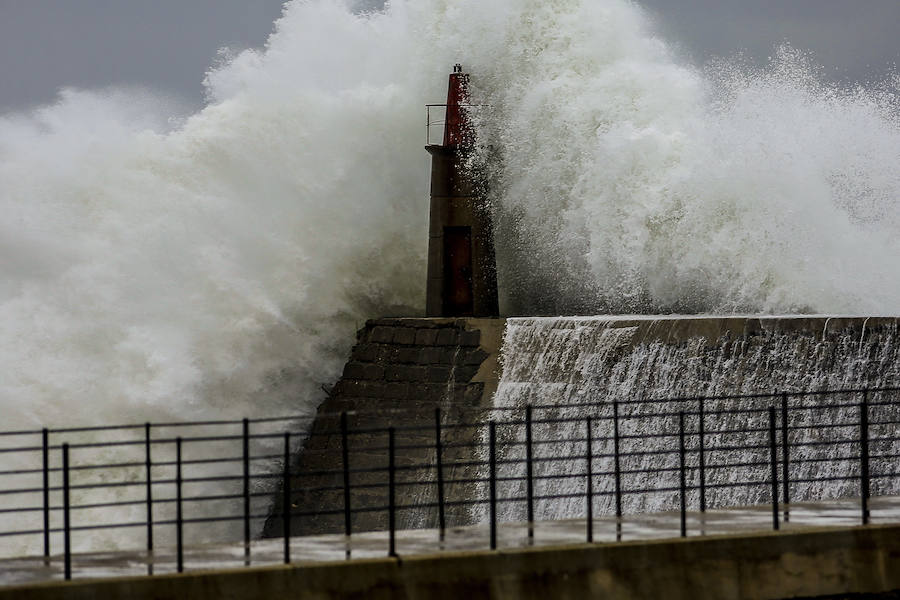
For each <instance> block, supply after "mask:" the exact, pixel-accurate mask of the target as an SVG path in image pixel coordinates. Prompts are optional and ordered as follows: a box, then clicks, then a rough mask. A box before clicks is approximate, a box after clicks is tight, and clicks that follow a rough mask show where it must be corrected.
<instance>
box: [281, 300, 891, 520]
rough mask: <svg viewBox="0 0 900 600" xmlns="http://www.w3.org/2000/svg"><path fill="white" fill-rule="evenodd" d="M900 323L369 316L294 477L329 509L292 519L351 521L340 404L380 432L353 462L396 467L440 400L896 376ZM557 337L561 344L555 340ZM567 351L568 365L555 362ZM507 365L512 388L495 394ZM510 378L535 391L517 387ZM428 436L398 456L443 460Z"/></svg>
mask: <svg viewBox="0 0 900 600" xmlns="http://www.w3.org/2000/svg"><path fill="white" fill-rule="evenodd" d="M507 325H508V326H507ZM897 327H898V320H897V319H896V318H893V317H827V316H799V317H740V316H729V317H715V316H697V317H677V316H673V317H669V316H664V317H657V316H623V317H584V318H579V317H571V318H559V319H553V318H543V319H538V318H534V319H532V318H517V319H509V320H505V319H380V320H373V321H369V322H368V323H367V324H366V326H365V327H364V328H363V329H361V330H360V331H359V333H358V341H357V344H356V346H355V347H354V348H353V351H352V353H351V356H350V358H349V361H348V362H347V365H346V367H345V369H344V374H343V376H342V378H341V379H340V380H339V381H338V382H337V384H336V385H335V387H334V389H333V390H332V393H331V396H330V397H329V399H328V400H326V402H324V403H323V404H322V406H321V407H320V408H319V413H318V417H317V419H316V422H315V424H314V427H313V433H312V436H311V437H310V438H309V440H307V442H306V444H305V446H304V448H303V450H302V451H301V452H300V453H299V455H298V457H297V459H296V461H297V462H296V464H295V465H294V466H295V469H294V470H295V472H297V474H298V475H297V477H296V481H295V483H294V485H293V486H292V488H293V489H294V490H302V489H304V488H310V487H330V488H332V489H331V490H330V491H326V492H316V493H302V492H297V493H295V494H294V497H293V502H292V503H293V504H294V506H295V507H296V510H297V511H298V512H303V511H306V512H309V511H313V512H315V511H322V514H319V515H316V516H314V517H312V518H310V517H309V516H306V517H297V518H294V519H292V531H293V533H294V535H307V534H315V533H338V532H342V531H343V530H344V517H343V514H342V512H341V511H342V508H343V493H342V489H341V486H342V478H341V475H340V473H338V471H339V470H340V469H341V467H342V455H341V438H340V435H339V434H338V433H337V432H338V431H339V428H340V422H339V413H340V412H341V411H349V413H350V418H349V426H350V430H351V431H359V430H363V429H364V430H367V431H368V433H365V434H353V435H351V436H350V437H349V440H348V441H349V451H350V455H349V463H350V466H351V468H352V469H366V468H384V467H385V466H386V465H387V462H388V457H387V451H386V448H387V436H386V433H385V430H386V429H387V428H388V427H390V426H396V427H401V428H403V427H407V426H409V425H411V424H425V425H426V426H427V425H428V424H433V420H434V408H435V407H440V408H441V409H442V411H443V421H444V423H448V424H450V423H454V422H456V421H458V420H459V419H460V418H461V415H465V418H466V419H468V420H469V421H472V420H473V419H477V418H478V414H486V413H483V412H482V413H477V412H475V413H473V412H472V411H473V409H486V408H490V407H492V406H493V405H494V403H495V402H502V403H510V402H525V401H527V402H537V403H540V402H553V401H555V399H554V397H551V396H550V395H548V394H551V393H556V394H559V393H563V392H565V393H566V394H569V396H567V397H566V398H568V399H566V398H563V400H560V402H563V401H564V402H577V401H578V400H577V398H579V397H584V398H590V399H593V400H594V401H596V400H602V399H609V398H611V397H614V396H615V395H616V394H619V395H624V396H625V397H629V398H634V397H641V396H642V395H643V397H656V398H666V397H672V396H678V395H685V396H690V395H696V394H709V393H713V394H734V393H747V392H759V391H764V392H773V391H787V390H793V389H794V388H796V390H799V389H810V388H812V387H813V386H815V389H833V388H835V387H846V386H852V387H862V386H865V385H868V386H875V385H880V384H885V383H888V384H894V385H897V384H900V365H898V364H897V363H898V361H897V357H898V356H900V354H898V352H900V344H898V343H897V342H898V339H897V336H896V331H897ZM507 330H508V331H507ZM505 332H506V335H505ZM554 341H555V342H556V344H557V346H559V347H556V346H553V342H554ZM504 344H507V345H508V347H506V348H504V347H503V346H504ZM592 344H593V346H592ZM503 352H507V354H508V356H505V358H504V360H505V363H504V367H505V368H506V369H507V370H508V371H509V373H502V374H501V364H500V356H501V354H502V353H503ZM557 359H559V360H558V363H559V364H555V362H554V361H557ZM579 361H580V362H579ZM549 367H553V368H552V369H550V368H549ZM542 370H543V371H547V372H544V373H541V371H542ZM550 371H552V372H550ZM801 371H803V372H801ZM805 371H813V372H805ZM501 376H502V380H503V383H504V385H506V386H507V387H506V389H505V390H501V391H502V392H503V393H501V394H498V395H497V399H495V398H494V392H495V390H497V389H498V382H500V380H501ZM540 377H543V379H539V378H540ZM789 378H792V379H791V380H789ZM629 386H630V387H629ZM510 390H515V392H516V393H517V394H518V395H519V396H523V395H524V396H527V397H526V398H524V399H522V398H519V397H516V398H512V397H511V396H510ZM796 390H795V391H796ZM501 396H502V398H501ZM471 434H472V432H471V431H468V432H465V431H454V430H451V429H450V428H447V429H446V430H445V435H446V436H448V437H446V438H445V439H444V441H445V442H446V443H447V444H448V446H453V447H454V449H453V450H449V451H448V454H447V455H446V456H445V460H446V461H447V463H452V462H454V461H456V460H461V461H465V460H470V461H471V460H472V458H473V457H472V455H471V453H470V450H469V449H467V448H465V445H466V443H467V442H471V441H472V440H471V439H469V438H470V437H471ZM467 436H468V437H467ZM430 444H434V434H433V430H431V429H428V428H427V427H426V428H423V429H422V430H419V431H400V432H398V438H397V445H398V446H401V447H406V448H405V449H402V450H400V451H399V452H398V453H397V464H398V465H428V464H430V463H433V462H434V453H433V450H430V449H427V448H420V449H412V448H409V447H410V446H428V445H430ZM373 449H374V450H373ZM467 453H469V454H467ZM323 472H330V474H322V473H323ZM472 475H473V473H468V472H450V473H448V474H447V478H448V479H466V478H469V479H471V476H472ZM351 483H352V484H353V486H354V487H355V486H356V485H357V484H360V488H359V489H355V490H354V491H353V497H352V507H353V508H354V509H365V508H367V507H383V506H386V505H387V496H386V494H387V490H386V486H385V487H375V486H378V485H382V484H386V474H385V473H384V472H381V473H371V474H366V473H357V474H354V475H353V477H352V480H351ZM365 486H369V487H365ZM406 489H411V488H401V490H400V492H399V497H398V503H399V504H401V505H415V504H422V503H427V502H433V501H434V500H435V499H434V498H429V497H427V490H426V491H425V494H426V496H423V495H422V493H423V487H422V486H418V487H416V488H415V489H416V494H417V496H416V497H408V496H406V495H405V493H406V492H405V490H406ZM471 492H472V490H470V489H468V488H467V487H466V486H465V485H460V486H457V487H456V488H454V489H451V490H448V498H447V500H448V501H453V500H467V499H471V498H472V493H471ZM748 501H749V500H744V501H743V502H748ZM275 502H276V504H275V508H274V511H273V516H272V517H271V518H270V519H269V522H268V523H267V526H266V530H265V531H266V533H267V534H270V535H276V536H277V535H280V534H281V519H280V517H279V515H280V514H281V510H282V509H281V504H280V502H281V496H280V494H279V495H278V496H277V497H276V500H275ZM736 503H738V504H739V503H741V502H740V501H737V502H736ZM466 511H467V509H466V508H464V507H456V508H454V509H452V510H451V511H450V512H449V513H448V525H450V526H452V525H454V524H459V525H464V524H469V523H471V520H472V518H471V515H469V514H467V512H466ZM326 512H327V513H328V514H325V513H326ZM431 512H433V511H431ZM431 512H429V511H421V512H419V513H418V514H415V515H413V514H412V513H413V511H405V512H403V511H401V513H400V514H399V515H398V518H399V520H398V526H399V527H401V528H408V527H433V526H435V523H434V522H433V517H434V515H432V514H431ZM386 519H387V516H386V512H384V511H377V512H360V513H358V514H355V515H354V517H353V523H352V529H353V531H354V532H360V531H367V530H377V529H384V528H386V526H387V520H386Z"/></svg>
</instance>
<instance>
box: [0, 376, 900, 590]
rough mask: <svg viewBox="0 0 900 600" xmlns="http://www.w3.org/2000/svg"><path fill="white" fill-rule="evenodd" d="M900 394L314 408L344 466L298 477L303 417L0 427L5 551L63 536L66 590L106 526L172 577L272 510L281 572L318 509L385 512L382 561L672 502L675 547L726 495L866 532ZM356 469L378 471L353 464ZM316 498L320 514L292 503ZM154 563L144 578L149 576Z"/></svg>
mask: <svg viewBox="0 0 900 600" xmlns="http://www.w3.org/2000/svg"><path fill="white" fill-rule="evenodd" d="M898 392H900V389H894V388H891V389H886V388H882V389H872V390H842V391H825V392H806V393H790V394H788V393H779V394H756V395H742V396H698V397H693V398H676V399H626V400H615V401H611V402H586V403H583V404H582V403H578V404H566V405H552V406H551V405H540V404H537V405H533V406H523V407H495V408H491V409H486V410H483V411H478V410H470V411H463V412H460V413H459V414H457V415H455V416H451V415H449V413H448V412H447V411H444V412H442V411H441V409H440V408H434V411H433V413H429V414H423V413H421V412H418V413H415V412H413V413H410V412H409V411H403V412H398V413H397V414H396V419H393V418H391V414H392V413H391V412H390V411H371V412H369V411H354V412H349V413H342V414H340V415H330V416H329V415H324V416H325V417H331V418H333V420H334V422H335V423H336V424H337V427H335V428H331V429H327V428H326V429H319V430H314V431H313V433H312V434H311V435H310V436H309V438H308V439H307V440H306V444H307V445H309V444H310V443H312V442H313V441H315V439H316V438H318V437H324V438H326V439H328V440H334V442H335V443H334V444H332V445H331V446H329V447H330V450H329V451H330V452H332V453H333V455H334V456H335V461H334V462H335V463H336V464H338V465H339V468H334V469H320V470H317V471H315V472H311V471H298V470H297V469H296V467H295V463H296V461H295V460H293V457H295V456H296V455H297V451H298V449H299V447H300V445H301V444H300V442H301V441H302V440H303V438H304V437H305V436H306V434H305V433H303V432H306V431H308V430H309V426H310V423H311V419H312V418H311V417H285V418H272V419H243V420H240V421H224V420H223V421H204V422H186V423H168V424H151V423H145V424H130V425H120V426H109V427H82V428H64V429H42V430H31V431H11V432H0V444H2V447H0V465H3V466H2V470H0V518H2V521H0V522H4V523H5V527H4V529H5V530H3V531H0V540H10V539H13V538H17V539H24V540H27V541H32V542H37V544H39V545H40V546H42V548H43V556H44V559H45V561H46V562H48V563H49V562H50V561H51V560H54V559H53V558H52V550H54V549H56V552H57V553H59V550H58V548H59V545H60V542H61V545H62V552H61V555H62V556H61V557H60V558H59V559H55V560H60V559H61V560H62V561H63V565H64V568H63V573H64V577H65V579H70V578H71V576H72V557H73V553H74V550H73V541H78V540H77V539H76V538H78V539H80V540H81V541H82V542H83V541H84V540H85V539H87V538H86V536H89V535H93V534H95V532H103V531H119V530H122V531H123V532H124V531H127V532H135V531H143V535H142V537H143V544H142V545H143V547H144V548H145V549H146V551H147V552H148V554H152V553H153V552H154V549H158V548H159V547H160V546H159V543H158V542H159V539H160V534H161V533H162V534H164V537H167V538H174V539H172V540H171V541H167V542H166V545H169V544H171V545H172V546H174V550H175V569H176V570H177V571H178V572H182V571H183V570H184V568H185V565H184V547H185V529H186V528H187V527H191V528H208V527H211V526H215V525H228V524H231V525H238V526H239V527H237V528H235V527H226V528H225V530H224V531H222V532H212V533H210V532H205V533H203V534H202V535H199V534H197V533H196V531H193V532H192V533H194V535H192V539H206V538H209V539H213V538H215V537H216V535H219V536H220V538H221V539H228V540H233V539H234V538H235V537H237V540H238V541H240V540H241V539H242V540H243V543H244V562H245V564H246V565H250V564H251V562H252V558H253V557H252V556H251V541H252V540H251V538H252V537H253V532H254V529H258V528H259V525H260V524H261V523H262V522H263V521H265V520H266V519H269V518H271V517H273V512H274V513H275V514H274V516H276V517H278V519H279V520H280V523H279V525H280V527H279V533H280V534H281V537H283V538H284V549H283V561H284V562H285V563H290V562H291V543H290V538H291V535H292V532H293V531H295V529H293V528H292V527H295V526H296V525H297V524H298V523H299V522H302V521H304V520H316V519H322V518H324V517H327V516H336V517H337V518H338V519H340V518H342V520H343V523H342V525H343V527H342V533H344V535H345V536H346V539H347V540H349V539H350V536H351V535H353V534H354V520H359V519H360V518H362V517H363V516H364V515H368V516H369V517H371V516H372V515H383V516H384V517H385V520H386V523H385V524H384V529H386V531H387V548H386V550H387V554H388V555H389V556H396V554H397V545H396V533H397V531H398V529H400V528H401V527H402V522H403V521H404V520H405V521H406V522H416V523H419V524H420V526H424V525H428V524H433V525H434V526H435V528H436V529H437V531H438V536H439V539H440V540H443V539H444V537H445V535H446V531H447V528H448V527H449V526H451V523H449V521H451V520H454V519H455V520H456V524H459V523H460V519H463V520H464V519H469V521H470V524H471V523H479V522H483V523H486V524H487V525H488V526H489V532H490V536H489V546H490V548H491V549H496V548H497V546H498V541H497V540H498V535H497V530H498V525H499V524H501V523H502V522H504V521H517V522H527V524H528V533H527V535H528V541H529V543H533V541H534V536H535V528H534V524H535V522H536V521H539V520H541V519H542V518H543V519H546V518H553V517H552V515H553V514H556V515H560V514H561V515H562V517H561V518H574V517H578V518H583V519H584V520H585V528H586V529H585V540H586V541H587V542H592V541H593V540H594V533H595V518H596V517H597V516H598V515H600V514H609V515H615V517H616V527H617V531H616V539H621V538H622V530H621V523H622V517H623V515H624V514H625V513H626V512H629V511H631V512H637V511H646V510H668V509H674V510H677V512H678V514H680V533H681V535H682V536H686V535H688V527H687V523H688V521H687V513H688V511H689V510H699V511H701V512H705V511H707V510H708V509H710V508H712V507H715V506H725V505H728V504H729V503H734V500H735V499H736V498H737V499H740V500H741V502H740V503H741V504H760V503H767V504H771V513H772V528H773V529H776V530H777V529H779V527H780V526H781V524H782V523H784V522H787V521H789V520H790V517H791V512H790V506H791V503H793V502H797V501H800V500H804V501H808V500H822V499H825V498H834V497H858V498H859V500H860V503H859V513H858V514H859V522H860V523H862V524H867V523H869V520H870V516H871V510H870V504H869V500H870V498H871V497H872V496H877V495H890V494H897V493H898V491H900V485H898V481H897V480H898V476H900V472H898V469H897V466H898V459H900V427H898V426H900V398H898ZM320 417H323V415H320ZM367 422H369V423H371V422H375V423H379V422H380V423H384V424H389V423H391V422H395V423H396V424H395V425H394V426H389V427H383V426H374V427H372V426H367V425H365V423H367ZM319 441H322V440H319ZM326 446H328V444H326ZM338 456H339V457H340V458H339V459H337V457H338ZM363 456H366V457H368V461H369V462H372V457H375V459H374V460H375V462H376V463H378V464H375V465H373V466H366V464H365V463H364V462H363V461H362V458H361V457H363ZM382 458H383V459H384V460H383V461H382V460H381V459H382ZM356 461H358V464H354V462H356ZM304 494H306V496H304ZM310 494H313V495H315V494H319V496H320V498H330V499H331V500H332V501H333V502H332V501H329V502H326V503H325V504H326V506H323V505H322V503H320V504H319V505H302V504H301V505H299V506H293V505H294V504H297V498H302V497H309V495H310ZM276 497H277V498H278V501H276V502H274V504H275V506H274V508H272V504H273V498H276ZM328 504H333V507H328V506H327V505H328ZM560 507H562V510H561V512H560ZM114 510H115V511H119V513H120V515H119V516H118V517H116V518H113V515H112V514H111V513H110V511H114ZM410 515H414V516H415V517H416V518H410ZM460 515H463V516H462V517H461V516H460ZM548 515H549V517H548ZM11 521H14V523H13V525H12V526H10V522H11ZM373 522H374V521H373ZM422 524H424V525H422ZM379 528H380V526H379ZM235 529H239V530H240V531H239V532H237V535H236V532H235V531H234V530H235ZM335 532H336V533H337V531H335ZM116 535H121V536H125V535H132V533H128V534H126V533H121V534H116ZM37 544H35V545H37ZM81 545H82V546H84V544H83V543H82V544H81ZM346 556H347V558H350V556H351V551H350V546H349V543H348V545H347V551H346ZM147 569H148V574H153V565H152V563H149V562H148V567H147Z"/></svg>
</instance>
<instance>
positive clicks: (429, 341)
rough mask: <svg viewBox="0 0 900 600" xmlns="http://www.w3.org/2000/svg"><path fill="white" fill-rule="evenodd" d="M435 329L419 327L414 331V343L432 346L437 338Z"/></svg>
mask: <svg viewBox="0 0 900 600" xmlns="http://www.w3.org/2000/svg"><path fill="white" fill-rule="evenodd" d="M437 334H438V332H437V330H435V329H419V330H417V331H416V345H418V346H433V345H434V342H435V340H436V339H437Z"/></svg>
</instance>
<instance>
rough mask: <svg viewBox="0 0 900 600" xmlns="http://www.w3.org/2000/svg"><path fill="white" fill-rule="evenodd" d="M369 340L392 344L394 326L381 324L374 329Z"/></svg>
mask: <svg viewBox="0 0 900 600" xmlns="http://www.w3.org/2000/svg"><path fill="white" fill-rule="evenodd" d="M369 341H371V342H375V343H376V344H390V343H391V342H393V341H394V328H393V327H384V326H383V325H380V326H378V327H376V328H374V329H373V330H372V333H371V334H370V335H369Z"/></svg>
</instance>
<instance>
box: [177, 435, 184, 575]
mask: <svg viewBox="0 0 900 600" xmlns="http://www.w3.org/2000/svg"><path fill="white" fill-rule="evenodd" d="M181 504H182V502H181V438H180V437H177V438H175V538H176V542H175V543H176V545H177V546H178V550H177V552H178V572H179V573H184V514H183V513H182V506H181Z"/></svg>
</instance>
